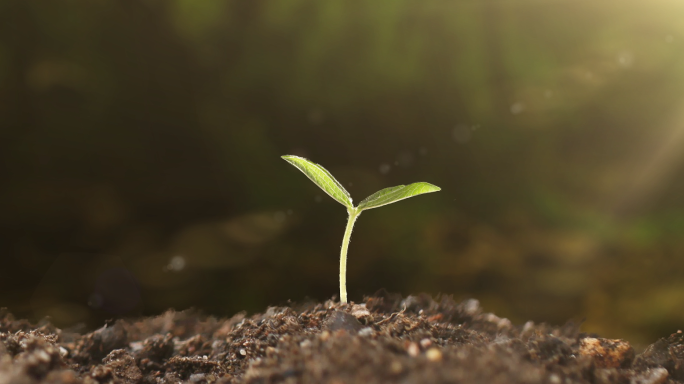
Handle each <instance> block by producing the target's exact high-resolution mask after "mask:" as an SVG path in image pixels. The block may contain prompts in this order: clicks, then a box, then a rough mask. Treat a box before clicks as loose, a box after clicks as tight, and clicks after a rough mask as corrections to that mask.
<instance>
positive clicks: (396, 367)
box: [389, 360, 404, 375]
mask: <svg viewBox="0 0 684 384" xmlns="http://www.w3.org/2000/svg"><path fill="white" fill-rule="evenodd" d="M389 369H390V372H391V373H393V374H395V375H396V374H399V373H401V371H402V370H403V369H404V367H402V366H401V363H400V362H398V361H396V360H395V361H393V362H392V363H391V364H390V367H389Z"/></svg>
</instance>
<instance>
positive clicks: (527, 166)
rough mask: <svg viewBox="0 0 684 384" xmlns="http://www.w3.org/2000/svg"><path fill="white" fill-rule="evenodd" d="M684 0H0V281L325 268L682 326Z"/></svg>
mask: <svg viewBox="0 0 684 384" xmlns="http://www.w3.org/2000/svg"><path fill="white" fill-rule="evenodd" d="M683 107H684V4H683V3H682V2H681V1H668V0H657V1H649V2H643V1H623V0H620V1H618V0H607V1H600V2H596V1H589V0H581V1H578V0H572V1H570V0H524V1H523V0H521V1H506V0H502V1H487V0H482V1H476V0H428V1H415V0H414V1H410V0H379V1H361V0H325V1H320V0H287V1H270V2H267V1H256V0H250V1H218V0H217V1H213V0H211V1H210V0H207V1H196V0H117V1H115V0H96V1H95V0H69V1H60V2H54V1H48V0H37V1H26V0H1V1H0V126H1V129H0V177H1V179H0V180H1V181H0V261H1V262H0V281H1V282H0V284H1V285H0V306H7V307H9V308H10V310H11V311H12V312H14V313H15V314H16V315H18V316H20V317H26V318H30V319H39V318H41V317H43V316H47V315H49V316H51V317H52V318H53V321H55V322H56V323H57V324H59V325H61V326H65V327H68V326H73V325H75V324H78V323H83V324H86V325H88V326H97V325H99V324H101V322H102V321H103V319H106V318H111V317H118V316H135V315H139V314H158V313H160V312H162V311H164V310H165V309H167V308H169V307H174V308H177V309H184V308H188V307H196V308H202V309H203V310H205V311H206V312H208V313H212V314H217V315H230V314H233V313H235V312H238V311H241V310H248V311H261V310H263V309H264V308H265V307H266V306H267V305H272V304H282V303H286V301H287V300H290V299H291V300H293V301H302V300H304V299H305V298H307V297H309V298H311V299H315V300H324V299H328V298H330V297H332V296H333V295H337V294H338V280H337V279H338V256H339V248H340V245H341V240H342V235H343V231H344V226H345V223H346V212H345V209H344V207H342V206H341V205H340V204H338V203H337V202H335V201H333V200H332V199H331V198H329V197H328V196H326V195H325V194H324V193H322V192H321V191H320V190H318V189H317V187H316V186H315V185H314V184H313V183H311V182H310V181H309V180H307V179H306V177H304V175H302V174H301V173H299V172H298V171H297V170H296V169H295V168H293V167H292V166H290V165H288V164H287V163H286V162H285V161H283V160H282V159H280V156H281V155H284V154H294V155H300V156H305V157H308V158H310V159H312V160H313V161H315V162H317V163H320V164H322V165H323V166H325V167H326V168H327V169H328V170H330V171H331V172H332V174H333V175H335V176H336V177H337V178H338V179H339V180H340V181H341V182H342V183H343V184H344V185H345V186H347V187H348V190H349V191H350V192H351V194H352V197H353V198H354V199H355V201H356V202H358V201H360V200H361V199H363V198H364V197H366V196H367V195H369V194H371V193H372V192H375V191H376V190H378V189H381V188H384V187H388V186H393V185H397V184H406V183H410V182H414V181H428V182H431V183H434V184H436V185H439V186H440V187H442V191H441V192H439V193H437V194H431V195H426V196H421V197H418V198H414V199H410V200H407V201H405V202H401V203H399V204H395V205H391V206H388V207H384V208H382V209H379V210H372V211H369V212H367V213H364V215H363V216H362V217H361V218H360V220H359V222H358V223H357V226H356V228H355V232H354V236H353V237H352V242H351V246H350V253H349V268H348V289H349V294H350V299H351V300H356V301H359V300H361V299H362V297H363V295H368V294H373V293H374V292H376V291H377V290H379V289H381V288H385V289H387V290H388V291H390V292H399V293H402V294H404V295H408V294H417V293H420V292H428V293H431V294H433V295H436V294H438V293H440V292H441V293H445V294H453V295H454V296H455V297H456V298H459V299H460V298H465V297H475V298H477V299H479V300H480V301H481V302H482V304H483V306H484V308H485V309H486V310H488V311H493V312H495V313H497V314H498V315H500V316H506V317H509V318H510V319H511V320H513V321H514V322H517V323H522V322H525V321H527V320H534V321H546V322H550V323H563V322H565V321H566V320H567V319H570V318H572V319H575V320H581V319H583V318H586V322H585V323H584V327H583V329H584V330H586V331H590V332H599V333H601V334H602V335H603V336H607V337H622V338H627V339H629V340H630V341H632V342H633V343H636V344H640V343H641V344H643V343H649V342H652V341H654V340H655V338H656V337H658V336H664V335H667V334H669V333H671V332H675V331H676V330H677V329H680V328H683V327H684V279H683V277H684V236H682V235H683V234H684V198H682V196H683V195H684V177H683V176H684V108H683Z"/></svg>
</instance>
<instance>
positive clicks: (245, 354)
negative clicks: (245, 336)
mask: <svg viewBox="0 0 684 384" xmlns="http://www.w3.org/2000/svg"><path fill="white" fill-rule="evenodd" d="M240 354H241V355H242V356H247V351H245V349H244V348H240Z"/></svg>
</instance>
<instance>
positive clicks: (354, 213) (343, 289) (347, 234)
mask: <svg viewBox="0 0 684 384" xmlns="http://www.w3.org/2000/svg"><path fill="white" fill-rule="evenodd" d="M347 212H349V219H348V221H347V229H346V230H345V231H344V238H343V239H342V252H341V253H340V302H341V303H346V302H347V250H348V249H349V240H351V233H352V228H354V222H355V221H356V218H357V217H359V215H360V214H361V210H360V209H357V208H349V209H347Z"/></svg>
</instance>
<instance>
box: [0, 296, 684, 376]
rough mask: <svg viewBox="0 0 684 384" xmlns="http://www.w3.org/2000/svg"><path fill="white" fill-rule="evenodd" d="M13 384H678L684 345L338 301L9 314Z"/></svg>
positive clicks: (434, 305) (472, 309)
mask: <svg viewBox="0 0 684 384" xmlns="http://www.w3.org/2000/svg"><path fill="white" fill-rule="evenodd" d="M0 341H1V342H0V384H6V383H47V382H49V383H177V382H190V383H213V382H220V383H280V382H285V383H336V384H339V383H364V384H371V383H447V382H448V383H549V384H561V383H635V384H637V383H638V384H650V383H676V382H684V341H683V337H682V334H681V333H675V334H673V335H672V336H670V337H669V338H668V339H661V340H659V341H657V342H656V343H654V344H652V345H651V346H649V347H648V348H646V350H645V351H644V352H643V353H641V354H640V355H638V356H635V355H634V351H633V349H632V348H631V347H630V346H629V344H628V343H626V342H624V341H621V340H608V339H601V338H599V337H598V336H596V335H586V334H582V333H580V332H579V328H578V327H577V326H576V325H573V324H570V323H568V324H566V325H564V326H561V327H552V326H548V325H545V324H533V323H532V322H528V323H526V324H524V325H520V326H516V325H513V324H511V322H510V321H508V320H507V319H502V318H499V317H497V316H496V315H493V314H491V313H483V312H482V310H481V309H480V307H479V304H478V302H477V301H476V300H467V301H464V302H462V303H456V302H454V301H453V300H452V299H450V298H448V297H442V298H441V299H439V300H437V301H434V300H433V299H432V298H430V297H428V296H409V297H408V298H405V299H402V298H400V297H392V296H391V295H384V296H383V297H373V298H369V299H366V300H365V302H364V303H362V304H350V305H341V304H339V303H336V302H333V301H328V302H326V303H323V304H312V305H307V306H300V307H296V308H290V307H273V308H269V309H268V310H267V311H266V312H265V313H263V314H257V315H254V316H251V317H245V316H244V315H237V316H234V317H233V318H230V319H221V320H219V319H215V318H212V317H204V316H200V315H198V314H196V313H194V312H173V311H169V312H167V313H165V314H163V315H161V316H159V317H154V318H145V319H139V320H132V321H123V320H119V321H116V322H114V323H112V324H107V325H106V326H105V327H103V328H101V329H98V330H96V331H94V332H91V333H88V334H85V335H79V334H75V333H70V332H67V331H63V330H60V329H57V328H55V327H54V326H51V325H50V324H47V323H46V324H38V325H31V324H29V323H28V322H27V321H24V320H16V319H14V318H13V317H12V315H10V314H9V313H6V312H4V313H0Z"/></svg>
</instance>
